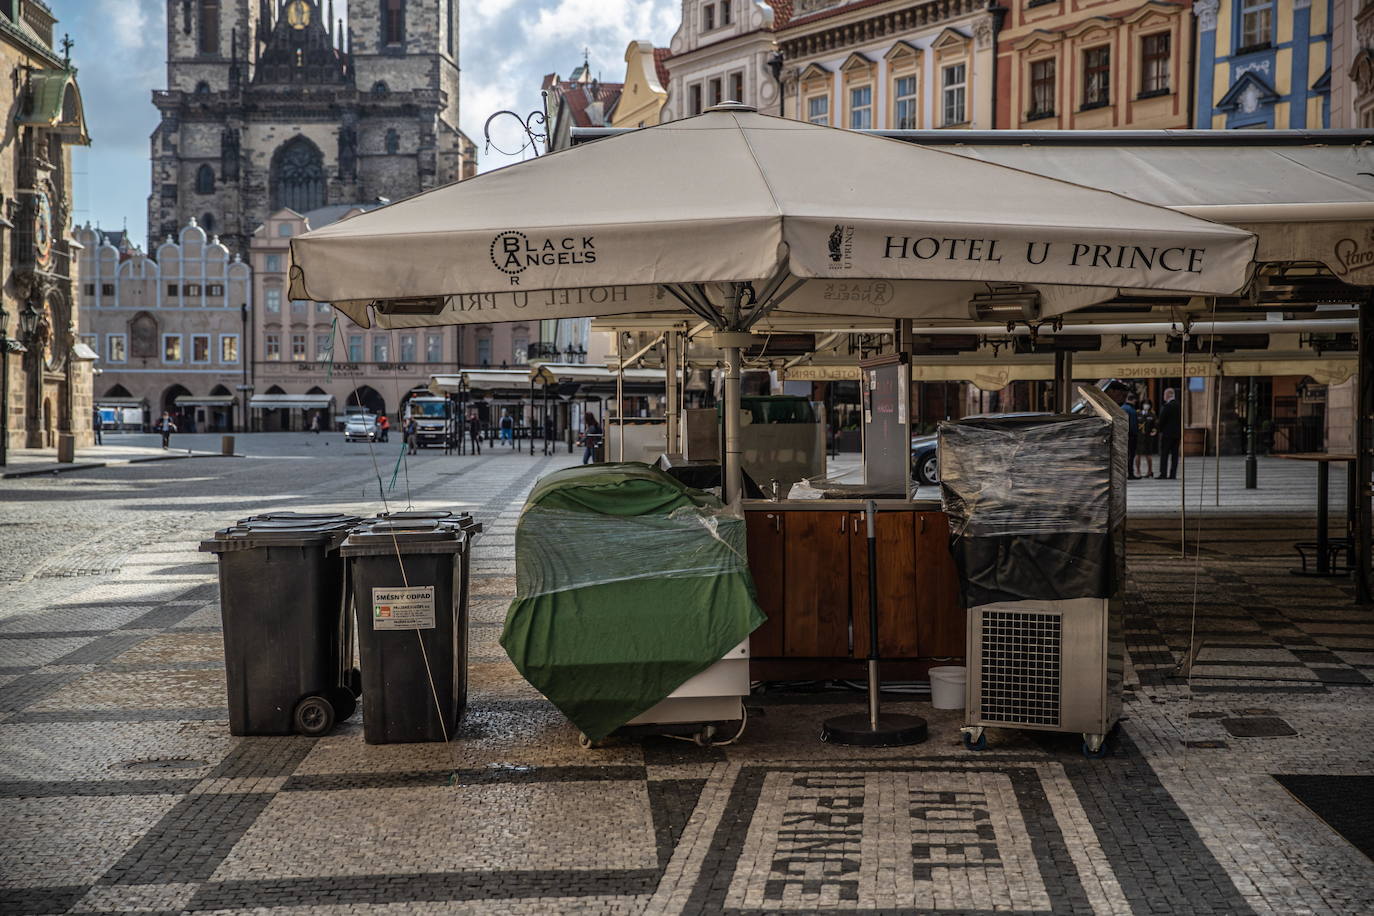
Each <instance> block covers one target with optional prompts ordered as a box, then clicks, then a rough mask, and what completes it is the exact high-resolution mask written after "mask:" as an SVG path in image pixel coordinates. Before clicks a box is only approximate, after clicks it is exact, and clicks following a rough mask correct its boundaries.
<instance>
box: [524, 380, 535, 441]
mask: <svg viewBox="0 0 1374 916" xmlns="http://www.w3.org/2000/svg"><path fill="white" fill-rule="evenodd" d="M525 432H526V434H528V435H529V437H530V457H531V458H533V457H534V379H530V416H529V419H528V420H526V421H525Z"/></svg>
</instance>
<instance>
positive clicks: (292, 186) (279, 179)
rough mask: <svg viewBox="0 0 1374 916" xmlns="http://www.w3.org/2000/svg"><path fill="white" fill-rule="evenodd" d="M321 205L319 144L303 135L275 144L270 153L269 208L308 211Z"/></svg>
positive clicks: (322, 178)
mask: <svg viewBox="0 0 1374 916" xmlns="http://www.w3.org/2000/svg"><path fill="white" fill-rule="evenodd" d="M324 204H325V193H324V154H323V153H321V152H320V149H319V147H317V146H316V145H315V144H313V143H311V142H310V141H309V140H307V139H305V138H304V137H297V138H296V139H294V140H290V141H288V142H286V143H284V144H282V145H281V146H280V147H278V149H277V151H276V153H275V154H273V156H272V209H273V210H279V209H281V208H282V207H290V208H291V209H292V210H295V211H296V212H297V213H308V212H310V211H311V210H318V209H319V208H320V207H323V206H324Z"/></svg>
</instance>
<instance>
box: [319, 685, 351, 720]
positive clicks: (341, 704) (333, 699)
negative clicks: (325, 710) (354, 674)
mask: <svg viewBox="0 0 1374 916" xmlns="http://www.w3.org/2000/svg"><path fill="white" fill-rule="evenodd" d="M324 696H325V699H327V700H328V701H329V705H330V706H333V707H334V722H335V724H337V723H339V722H346V721H348V718H349V717H350V716H352V715H353V713H354V712H355V711H356V710H357V708H358V698H357V697H356V696H354V695H353V691H352V690H350V689H348V688H347V687H330V688H329V689H328V690H326V691H325V692H324Z"/></svg>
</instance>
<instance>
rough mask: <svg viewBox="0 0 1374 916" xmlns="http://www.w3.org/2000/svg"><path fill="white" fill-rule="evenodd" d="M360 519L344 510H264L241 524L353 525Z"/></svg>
mask: <svg viewBox="0 0 1374 916" xmlns="http://www.w3.org/2000/svg"><path fill="white" fill-rule="evenodd" d="M358 521H360V519H359V517H358V516H356V515H346V514H344V513H343V512H291V511H281V512H264V513H262V514H261V515H250V516H248V517H247V518H246V519H244V520H243V521H241V522H239V524H240V525H246V524H248V523H250V522H307V523H308V522H343V523H344V524H348V525H352V524H355V523H357V522H358Z"/></svg>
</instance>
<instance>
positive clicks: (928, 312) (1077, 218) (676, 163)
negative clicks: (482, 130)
mask: <svg viewBox="0 0 1374 916" xmlns="http://www.w3.org/2000/svg"><path fill="white" fill-rule="evenodd" d="M1254 248H1255V241H1254V237H1253V236H1252V235H1251V234H1250V233H1248V232H1244V231H1241V230H1238V229H1234V228H1231V227H1229V226H1224V225H1220V224H1217V223H1212V222H1209V221H1206V220H1203V219H1198V218H1196V217H1191V216H1187V215H1184V214H1180V213H1177V212H1175V211H1172V210H1167V209H1164V208H1161V207H1156V206H1152V205H1149V204H1143V203H1140V202H1138V201H1133V200H1130V199H1128V198H1125V197H1121V196H1118V195H1115V194H1111V193H1108V192H1105V191H1098V190H1094V189H1092V188H1085V187H1081V186H1078V185H1074V184H1070V183H1068V182H1064V181H1059V180H1056V179H1051V178H1046V177H1043V176H1039V175H1032V174H1029V173H1026V172H1021V171H1018V170H1015V169H1010V168H1006V167H1003V166H998V165H994V164H990V163H986V162H979V161H976V160H972V159H968V158H966V157H963V156H958V155H955V154H952V153H946V152H943V151H940V150H935V149H927V148H921V147H913V146H911V145H908V144H903V143H899V142H896V141H892V140H887V139H883V138H879V137H873V136H867V135H863V134H859V133H855V132H853V131H846V130H839V129H835V128H828V127H819V126H816V125H813V124H808V123H803V122H799V121H793V120H789V119H784V118H777V117H770V116H766V115H760V114H758V113H757V112H755V111H754V110H752V109H749V108H746V107H744V106H738V105H723V106H718V107H717V108H716V109H713V110H711V111H709V112H707V113H705V114H702V115H700V116H698V117H695V118H689V119H686V120H682V121H674V122H670V123H668V124H662V125H658V126H655V127H649V128H645V129H642V130H638V131H633V132H631V133H628V134H625V135H623V136H619V137H614V138H610V139H607V140H603V141H600V142H598V143H593V144H588V145H585V146H579V147H574V148H572V149H569V150H564V151H561V152H559V153H556V154H554V155H549V156H544V157H541V158H539V159H535V160H532V161H530V162H525V163H521V164H519V165H514V166H509V167H507V168H504V169H498V170H496V171H493V172H488V173H485V174H483V175H479V176H478V177H476V178H473V179H470V180H468V181H464V182H460V183H456V184H451V185H447V186H445V187H442V188H437V189H435V190H433V191H429V192H426V193H424V194H419V195H417V196H415V197H412V198H409V199H407V200H403V201H399V202H397V203H394V204H391V205H390V206H387V207H383V208H381V209H378V210H373V211H371V212H368V213H363V214H360V215H358V216H355V217H353V218H351V219H347V220H343V221H340V222H336V223H333V224H331V225H329V226H325V227H323V228H320V229H317V230H314V231H312V232H308V233H306V234H304V235H302V236H299V237H298V238H296V239H293V240H292V243H291V253H292V262H293V263H292V268H291V296H292V298H296V299H313V300H316V301H321V302H332V303H333V304H334V305H335V306H336V307H338V308H340V309H341V310H343V311H345V312H346V313H347V314H348V315H349V317H351V318H352V319H353V320H354V321H355V322H357V323H358V324H360V325H363V326H368V325H370V324H372V323H373V320H374V319H375V321H376V323H378V324H380V325H382V326H383V327H405V326H416V325H428V324H462V323H478V322H491V321H513V320H534V319H551V318H572V317H589V316H603V315H616V314H629V313H637V312H661V311H674V312H679V313H681V312H684V311H690V312H694V313H696V314H698V315H699V316H701V317H703V318H705V319H706V320H708V321H710V322H711V323H712V324H713V325H715V326H717V327H722V328H725V327H728V328H731V329H736V330H740V329H744V328H747V327H748V326H750V325H751V324H752V323H753V322H754V321H756V320H757V319H758V317H761V315H762V314H764V313H766V312H768V311H773V310H778V311H780V312H782V313H787V312H796V313H799V314H825V315H834V314H848V315H863V316H876V317H885V318H894V319H895V318H919V317H931V318H966V317H968V316H969V313H970V302H971V301H972V300H973V299H974V297H976V296H987V295H989V294H992V295H994V296H998V295H1000V296H1003V297H1005V296H1007V295H1021V296H1027V295H1029V296H1030V297H1031V298H1032V299H1034V300H1036V302H1035V305H1034V306H1033V309H1032V310H1033V311H1034V313H1035V314H1030V313H1029V312H1028V313H1027V315H1026V317H1039V316H1041V315H1054V314H1059V313H1062V312H1066V311H1069V310H1072V309H1074V308H1080V307H1083V306H1086V305H1090V304H1092V303H1094V302H1099V301H1103V300H1105V299H1108V298H1111V297H1112V296H1114V295H1115V294H1116V292H1117V290H1118V289H1148V290H1167V291H1173V292H1182V293H1195V294H1201V295H1206V294H1221V295H1226V294H1231V293H1234V292H1236V291H1238V290H1239V289H1240V288H1241V287H1243V286H1244V285H1245V283H1246V281H1247V280H1248V270H1249V266H1250V262H1251V258H1252V256H1253V254H1254ZM742 283H749V284H751V286H750V289H749V292H748V294H747V296H745V297H744V298H743V299H742V298H741V296H740V295H739V290H740V287H739V284H742Z"/></svg>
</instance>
